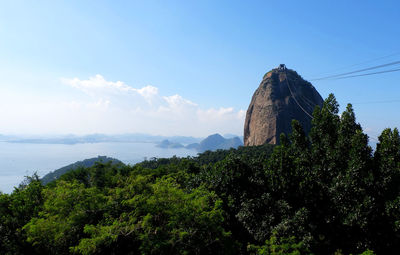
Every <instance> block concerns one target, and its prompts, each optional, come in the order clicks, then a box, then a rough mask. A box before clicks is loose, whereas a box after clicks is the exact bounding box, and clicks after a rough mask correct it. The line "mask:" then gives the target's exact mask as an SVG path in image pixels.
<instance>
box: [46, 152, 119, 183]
mask: <svg viewBox="0 0 400 255" xmlns="http://www.w3.org/2000/svg"><path fill="white" fill-rule="evenodd" d="M110 161H111V162H112V164H123V163H122V162H121V161H119V160H118V159H115V158H110V157H107V156H98V157H97V158H90V159H85V160H82V161H77V162H75V163H73V164H70V165H68V166H64V167H62V168H60V169H57V170H54V171H53V172H50V173H48V174H46V175H45V176H43V177H42V179H41V181H42V183H43V185H45V184H47V183H49V182H51V181H54V180H56V179H58V178H59V177H60V176H61V175H63V174H65V173H67V172H69V171H72V170H75V169H77V168H79V167H91V166H93V165H94V164H95V163H96V162H102V163H107V162H110Z"/></svg>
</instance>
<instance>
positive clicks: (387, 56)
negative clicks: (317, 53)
mask: <svg viewBox="0 0 400 255" xmlns="http://www.w3.org/2000/svg"><path fill="white" fill-rule="evenodd" d="M397 55H400V52H397V53H392V54H389V55H386V56H383V57H378V58H374V59H370V60H366V61H363V62H360V63H357V64H352V65H349V66H345V67H341V68H336V69H334V70H331V71H327V72H324V73H320V74H319V75H323V74H326V73H328V74H329V73H332V72H336V71H340V70H343V69H347V68H350V67H354V66H359V65H364V64H368V63H372V62H375V61H376V60H381V59H385V58H389V57H393V56H397ZM319 75H318V76H319Z"/></svg>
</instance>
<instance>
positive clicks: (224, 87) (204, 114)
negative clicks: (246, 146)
mask: <svg viewBox="0 0 400 255" xmlns="http://www.w3.org/2000/svg"><path fill="white" fill-rule="evenodd" d="M398 10H400V2H398V1H379V2H378V1H372V0H363V1H361V0H360V1H341V0H338V1H290V0H287V1H267V0H264V1H223V0H221V1H207V0H202V1H172V0H171V1H151V0H148V1H101V0H98V1H89V0H88V1H73V0H71V1H42V0H39V1H19V0H2V1H1V8H0V134H92V133H105V134H121V133H147V134H154V135H190V136H199V137H200V136H207V135H209V134H212V133H221V134H226V133H232V134H237V135H242V134H243V124H244V119H245V114H246V110H247V107H248V105H249V103H250V100H251V97H252V95H253V93H254V91H255V90H256V89H257V87H258V85H259V83H260V82H261V79H262V77H263V75H264V74H265V73H266V72H268V71H269V70H271V69H272V68H275V67H277V66H278V65H279V64H281V63H285V64H286V66H287V67H288V68H290V69H294V70H296V71H297V72H298V73H299V74H300V75H301V76H302V77H303V78H304V79H306V80H311V82H312V83H313V85H314V86H315V87H316V89H317V90H318V91H319V93H320V94H321V96H322V97H323V98H326V97H327V96H328V95H329V93H334V94H335V96H336V98H337V100H338V102H339V104H340V105H341V110H343V109H344V107H345V106H346V104H347V103H352V104H353V106H354V109H355V112H356V116H357V120H358V121H359V122H360V123H361V125H362V126H363V128H364V130H365V131H366V132H367V133H368V134H369V135H370V136H371V137H377V136H378V135H379V133H380V132H381V131H382V130H383V129H384V128H386V127H392V128H393V127H400V119H399V117H398V116H399V114H398V110H397V109H398V108H399V106H400V102H399V100H400V86H399V80H400V72H393V73H387V74H381V75H374V76H366V77H357V78H351V79H343V80H330V81H315V82H314V81H312V79H314V78H318V77H321V76H326V75H330V74H335V73H341V72H347V71H352V70H355V69H359V68H363V67H368V66H371V65H379V64H384V63H389V62H393V61H398V60H400V47H399V45H400V44H399V41H400V26H399V15H398ZM389 55H390V56H389ZM385 56H389V57H385ZM360 63H363V64H360ZM356 64H358V65H356ZM396 100H397V101H396ZM382 101H384V102H382ZM389 101H390V102H389Z"/></svg>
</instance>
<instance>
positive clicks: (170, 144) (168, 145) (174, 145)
mask: <svg viewBox="0 0 400 255" xmlns="http://www.w3.org/2000/svg"><path fill="white" fill-rule="evenodd" d="M156 146H157V147H160V148H164V149H170V148H171V149H177V148H183V147H185V146H183V145H182V144H180V143H173V142H170V141H169V140H163V141H161V143H159V144H157V145H156Z"/></svg>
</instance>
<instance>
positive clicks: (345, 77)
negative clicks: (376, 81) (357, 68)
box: [332, 68, 400, 80]
mask: <svg viewBox="0 0 400 255" xmlns="http://www.w3.org/2000/svg"><path fill="white" fill-rule="evenodd" d="M398 71H400V68H398V69H391V70H385V71H380V72H373V73H365V74H358V75H350V76H344V77H338V78H335V79H332V80H341V79H347V78H353V77H360V76H368V75H374V74H381V73H391V72H398Z"/></svg>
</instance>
